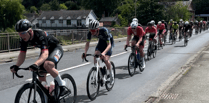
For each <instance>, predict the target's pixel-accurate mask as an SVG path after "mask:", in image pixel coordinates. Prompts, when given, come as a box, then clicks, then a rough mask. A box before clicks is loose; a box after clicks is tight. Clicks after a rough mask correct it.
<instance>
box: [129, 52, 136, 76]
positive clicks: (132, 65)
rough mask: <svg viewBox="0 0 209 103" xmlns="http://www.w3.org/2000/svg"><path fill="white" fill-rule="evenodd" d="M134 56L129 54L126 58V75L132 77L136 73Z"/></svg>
mask: <svg viewBox="0 0 209 103" xmlns="http://www.w3.org/2000/svg"><path fill="white" fill-rule="evenodd" d="M136 65H137V64H136V56H135V54H134V53H131V54H130V56H129V58H128V73H129V75H130V76H133V75H134V73H135V71H136Z"/></svg>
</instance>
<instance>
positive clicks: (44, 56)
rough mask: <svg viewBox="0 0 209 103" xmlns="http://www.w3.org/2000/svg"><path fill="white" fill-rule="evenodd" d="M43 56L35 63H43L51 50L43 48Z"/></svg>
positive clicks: (38, 64)
mask: <svg viewBox="0 0 209 103" xmlns="http://www.w3.org/2000/svg"><path fill="white" fill-rule="evenodd" d="M41 52H42V53H41V56H40V57H39V58H38V60H37V61H36V62H35V63H34V64H36V65H37V66H40V65H41V64H43V62H44V61H45V60H46V59H47V58H48V55H49V51H48V49H45V50H42V51H41Z"/></svg>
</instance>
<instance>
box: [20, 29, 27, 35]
mask: <svg viewBox="0 0 209 103" xmlns="http://www.w3.org/2000/svg"><path fill="white" fill-rule="evenodd" d="M27 32H28V30H27V31H23V32H19V34H21V35H25V34H26V33H27Z"/></svg>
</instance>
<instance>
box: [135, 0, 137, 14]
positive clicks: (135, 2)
mask: <svg viewBox="0 0 209 103" xmlns="http://www.w3.org/2000/svg"><path fill="white" fill-rule="evenodd" d="M136 1H137V0H135V18H136Z"/></svg>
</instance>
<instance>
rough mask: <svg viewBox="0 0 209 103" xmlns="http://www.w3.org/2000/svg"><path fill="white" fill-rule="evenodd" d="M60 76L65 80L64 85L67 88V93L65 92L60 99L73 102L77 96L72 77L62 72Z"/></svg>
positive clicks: (68, 102) (69, 102)
mask: <svg viewBox="0 0 209 103" xmlns="http://www.w3.org/2000/svg"><path fill="white" fill-rule="evenodd" d="M61 78H62V80H64V81H65V82H66V86H65V87H67V89H68V94H66V96H65V97H64V98H62V99H61V100H60V101H62V100H64V101H66V102H67V103H75V102H76V98H77V88H76V84H75V81H74V79H73V77H72V76H71V75H69V74H63V75H61ZM61 103H62V102H61Z"/></svg>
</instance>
